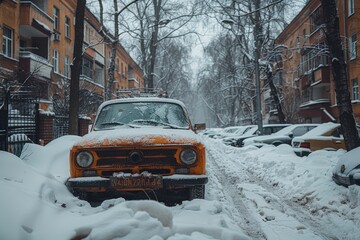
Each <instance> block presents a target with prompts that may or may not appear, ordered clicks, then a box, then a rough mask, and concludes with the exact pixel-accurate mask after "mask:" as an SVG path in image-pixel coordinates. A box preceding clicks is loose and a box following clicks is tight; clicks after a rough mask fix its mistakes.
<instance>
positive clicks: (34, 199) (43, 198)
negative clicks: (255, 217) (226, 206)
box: [0, 136, 249, 240]
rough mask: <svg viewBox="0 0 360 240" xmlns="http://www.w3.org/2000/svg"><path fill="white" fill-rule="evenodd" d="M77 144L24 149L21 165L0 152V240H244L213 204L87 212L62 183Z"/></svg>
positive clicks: (66, 140)
mask: <svg viewBox="0 0 360 240" xmlns="http://www.w3.org/2000/svg"><path fill="white" fill-rule="evenodd" d="M78 140H79V138H78V137H71V136H65V137H62V138H59V139H57V140H55V141H54V142H52V143H49V144H48V145H46V146H44V147H42V146H37V145H31V144H30V145H28V146H27V148H26V149H25V150H24V152H23V154H22V157H23V159H20V158H18V157H16V156H15V155H13V154H10V153H7V152H3V151H0V160H1V161H0V164H1V167H0V191H1V192H2V193H3V194H2V197H1V204H0V212H1V214H0V222H1V224H0V239H12V240H17V239H19V240H22V239H34V240H35V239H36V240H41V239H54V240H56V239H59V240H64V239H82V238H86V239H99V240H106V239H115V238H116V239H129V240H130V239H144V240H145V239H151V240H162V239H168V240H185V239H186V240H199V239H223V240H238V239H249V238H248V237H247V236H246V235H245V234H244V233H243V231H242V230H241V229H240V228H239V227H238V226H236V225H235V224H233V223H232V220H231V219H229V217H228V216H227V215H226V214H225V213H224V212H223V206H222V204H221V203H220V202H218V201H206V200H193V201H188V202H184V203H183V204H182V205H179V206H175V207H166V206H164V205H162V204H161V203H158V202H155V201H145V200H144V201H125V200H124V199H122V198H119V199H111V200H107V201H104V202H103V203H102V204H101V205H100V206H98V207H91V206H90V204H89V203H88V202H86V201H82V200H79V199H77V198H75V197H74V196H73V195H72V194H71V193H70V192H69V191H68V190H67V188H66V187H65V185H64V183H63V182H64V179H66V178H67V177H68V170H67V171H66V168H67V166H68V160H69V159H68V158H69V149H70V148H71V146H72V144H74V143H76V142H78Z"/></svg>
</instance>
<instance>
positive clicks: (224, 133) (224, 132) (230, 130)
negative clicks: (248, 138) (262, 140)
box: [213, 125, 253, 139]
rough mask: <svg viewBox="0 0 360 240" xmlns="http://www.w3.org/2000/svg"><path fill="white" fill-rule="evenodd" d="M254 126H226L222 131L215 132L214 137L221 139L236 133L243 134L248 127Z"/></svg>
mask: <svg viewBox="0 0 360 240" xmlns="http://www.w3.org/2000/svg"><path fill="white" fill-rule="evenodd" d="M251 127H253V125H247V126H233V127H226V128H224V129H223V130H222V131H221V132H219V133H217V134H215V135H214V136H213V138H216V139H220V138H222V139H223V138H227V137H231V136H235V135H238V136H239V135H242V134H244V133H245V132H246V131H247V130H248V129H250V128H251Z"/></svg>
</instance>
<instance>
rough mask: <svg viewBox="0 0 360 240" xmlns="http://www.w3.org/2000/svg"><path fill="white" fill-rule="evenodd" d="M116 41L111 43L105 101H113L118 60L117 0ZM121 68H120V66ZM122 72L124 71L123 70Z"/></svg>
mask: <svg viewBox="0 0 360 240" xmlns="http://www.w3.org/2000/svg"><path fill="white" fill-rule="evenodd" d="M113 3H114V11H115V14H114V31H115V33H114V40H113V41H112V42H111V57H110V66H109V69H108V81H107V88H106V94H105V100H110V99H112V91H113V85H114V82H115V66H116V63H115V60H116V49H117V45H118V42H119V14H118V3H117V0H114V2H113ZM118 67H120V66H118ZM121 71H122V70H121Z"/></svg>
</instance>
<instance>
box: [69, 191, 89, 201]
mask: <svg viewBox="0 0 360 240" xmlns="http://www.w3.org/2000/svg"><path fill="white" fill-rule="evenodd" d="M72 194H73V195H74V196H75V197H77V198H79V199H80V200H85V201H87V200H88V198H89V194H88V193H87V192H84V191H80V190H73V191H72Z"/></svg>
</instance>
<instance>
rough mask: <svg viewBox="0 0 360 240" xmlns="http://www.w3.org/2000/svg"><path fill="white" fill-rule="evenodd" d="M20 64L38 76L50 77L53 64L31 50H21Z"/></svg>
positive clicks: (25, 69)
mask: <svg viewBox="0 0 360 240" xmlns="http://www.w3.org/2000/svg"><path fill="white" fill-rule="evenodd" d="M20 66H21V67H22V68H23V70H24V71H25V72H27V73H32V74H33V75H34V76H36V77H40V78H45V79H50V74H51V70H52V65H51V64H50V62H49V61H48V60H47V59H45V58H42V57H41V56H39V55H36V54H34V53H32V52H30V51H20Z"/></svg>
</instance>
